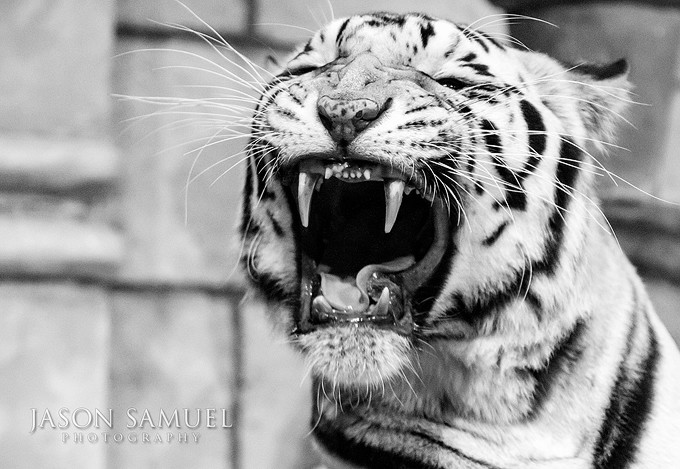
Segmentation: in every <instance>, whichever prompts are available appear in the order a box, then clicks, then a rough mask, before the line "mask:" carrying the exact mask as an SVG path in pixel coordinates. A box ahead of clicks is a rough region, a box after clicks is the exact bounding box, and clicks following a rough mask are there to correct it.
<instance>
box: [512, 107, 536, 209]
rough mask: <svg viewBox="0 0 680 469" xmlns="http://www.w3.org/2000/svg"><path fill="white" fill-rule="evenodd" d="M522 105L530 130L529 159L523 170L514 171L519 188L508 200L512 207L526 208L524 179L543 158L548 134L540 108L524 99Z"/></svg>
mask: <svg viewBox="0 0 680 469" xmlns="http://www.w3.org/2000/svg"><path fill="white" fill-rule="evenodd" d="M520 107H521V109H522V116H523V117H524V120H525V121H526V123H527V129H528V131H529V150H530V153H529V157H528V158H527V161H526V162H525V163H524V166H523V168H522V171H521V172H520V173H519V174H514V173H513V175H514V177H515V181H516V182H517V186H518V189H517V190H512V191H510V192H509V193H508V196H507V200H506V202H507V204H508V207H510V208H514V209H517V210H526V208H527V195H526V192H525V190H524V179H525V178H526V177H527V176H528V175H529V174H531V173H533V172H534V171H535V170H536V168H537V166H538V163H539V162H540V160H541V156H542V155H543V152H544V151H545V147H546V135H545V124H544V123H543V118H542V117H541V113H540V112H538V109H536V108H535V107H534V106H533V105H532V104H531V103H530V102H528V101H526V100H524V99H523V100H522V101H521V102H520Z"/></svg>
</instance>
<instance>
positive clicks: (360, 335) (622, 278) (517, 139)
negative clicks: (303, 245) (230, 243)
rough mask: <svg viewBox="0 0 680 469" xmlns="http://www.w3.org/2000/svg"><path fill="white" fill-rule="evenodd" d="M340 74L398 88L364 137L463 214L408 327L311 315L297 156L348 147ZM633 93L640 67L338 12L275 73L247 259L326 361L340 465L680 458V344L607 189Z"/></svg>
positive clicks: (283, 320) (262, 126)
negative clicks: (332, 126) (326, 109)
mask: <svg viewBox="0 0 680 469" xmlns="http://www.w3.org/2000/svg"><path fill="white" fill-rule="evenodd" d="M376 64H377V65H376ZM325 70H331V72H329V73H328V74H327V75H326V74H325ZM333 73H337V74H338V76H339V77H340V78H339V80H340V83H341V84H342V86H345V87H347V88H348V89H350V90H351V92H352V93H355V95H358V96H365V97H368V98H370V97H372V96H373V95H372V93H374V94H381V96H383V97H384V96H388V97H389V99H390V108H389V110H388V111H387V112H386V113H385V115H384V116H383V117H382V118H381V119H380V120H378V121H376V122H375V124H374V125H372V126H370V127H368V128H367V129H366V130H364V131H363V132H362V133H360V134H359V135H358V136H357V137H356V139H355V140H354V141H352V142H351V144H350V145H349V147H348V148H349V150H351V151H353V152H354V153H356V154H360V155H364V156H365V157H366V158H373V159H374V160H376V161H380V162H383V163H386V162H387V163H389V164H391V165H394V166H397V167H403V168H406V169H410V170H413V171H422V172H428V171H429V172H431V175H430V176H429V177H431V178H432V179H431V181H434V182H433V184H434V187H435V194H436V197H437V200H441V201H442V202H443V203H445V204H446V205H447V206H448V207H450V215H451V221H452V223H451V230H450V233H449V238H450V240H449V241H450V242H449V245H448V248H447V251H446V256H445V258H444V259H443V261H442V262H441V263H440V264H439V266H438V267H437V269H436V270H435V272H434V274H433V275H432V276H431V277H430V278H429V279H428V281H427V282H426V283H425V284H423V285H421V286H420V287H419V288H418V290H417V291H416V292H415V293H414V295H413V298H412V303H413V308H414V311H415V312H416V314H415V315H414V316H415V317H414V321H415V322H416V324H417V327H416V328H415V329H414V332H413V333H412V334H411V335H410V336H408V337H404V336H402V335H398V334H395V333H393V332H390V331H383V330H373V329H372V328H370V327H353V326H337V327H328V328H324V329H322V330H317V331H312V332H308V333H303V332H302V331H301V329H300V309H301V307H302V304H301V294H302V293H303V292H301V291H300V275H301V265H300V263H301V254H300V250H299V243H300V237H301V236H302V233H301V227H300V223H299V221H298V218H297V209H296V208H295V201H294V200H293V198H292V196H291V195H290V193H289V192H288V191H286V190H285V181H284V180H283V171H282V170H281V169H282V168H284V167H286V166H290V165H294V164H295V163H296V162H297V161H299V160H300V159H301V158H303V157H305V156H306V155H310V154H331V153H333V152H337V151H338V146H337V143H336V142H334V141H333V140H332V139H331V137H330V136H329V134H328V132H327V131H326V129H325V128H324V126H323V125H322V123H321V121H320V118H319V116H318V114H317V100H318V99H319V95H320V90H321V89H323V87H324V86H328V80H330V78H327V76H331V75H332V74H333ZM344 76H351V77H353V78H352V79H351V80H350V79H347V80H344V81H343V78H342V77H344ZM338 86H340V85H338ZM627 88H628V84H627V82H626V79H625V65H624V64H623V63H622V62H618V63H616V64H614V65H613V66H611V67H609V68H601V69H598V68H593V67H589V68H582V69H578V68H577V69H567V68H565V67H564V66H563V65H561V64H559V63H558V62H556V61H554V60H552V59H550V58H549V57H547V56H544V55H542V54H539V53H535V52H528V51H523V50H518V49H515V48H511V47H508V46H506V45H504V44H502V43H500V42H498V41H497V40H496V39H494V38H493V37H490V36H488V35H486V34H484V33H482V32H480V31H476V30H474V29H471V28H466V27H464V26H459V25H455V24H453V23H450V22H447V21H442V20H436V19H432V18H429V17H427V16H424V15H416V14H411V15H403V16H402V15H392V14H387V13H379V14H373V15H364V16H356V17H350V18H345V19H339V20H335V21H333V22H332V23H330V24H329V25H327V26H326V27H325V28H323V29H322V30H321V31H319V32H317V33H316V34H315V35H314V36H313V37H312V38H311V39H310V41H309V42H308V43H307V44H306V45H304V46H303V47H301V48H300V50H299V51H298V52H297V53H296V54H294V55H293V57H292V58H291V59H290V61H289V62H288V64H287V65H286V69H285V70H284V71H283V72H282V74H281V75H279V77H278V78H277V79H276V80H274V81H273V82H272V83H271V84H270V85H269V87H268V88H267V90H266V92H265V93H264V95H263V96H262V98H261V100H260V105H259V106H258V109H257V111H256V114H255V117H254V119H253V135H254V137H253V140H252V142H251V144H250V147H249V151H250V159H249V161H248V164H247V171H246V183H245V189H244V202H243V218H242V223H241V236H242V238H243V240H244V245H245V247H246V249H244V255H243V259H242V262H243V265H244V268H245V269H246V270H247V271H248V273H249V274H250V277H251V279H252V281H253V285H254V287H255V289H256V290H257V291H258V292H260V293H261V294H262V296H263V297H264V298H265V299H266V300H267V301H268V304H269V306H270V307H269V313H270V316H271V318H272V321H273V322H274V323H275V324H277V325H278V327H279V328H280V329H281V331H282V333H283V334H286V335H287V336H288V337H290V339H291V342H292V343H293V344H294V346H295V347H297V348H299V349H300V350H301V351H302V352H303V354H304V355H305V356H306V358H307V360H308V363H309V366H310V369H311V372H312V376H313V377H314V379H313V381H314V389H315V391H316V399H315V401H314V402H313V414H314V415H313V419H312V428H313V435H314V438H315V441H316V444H317V446H318V447H319V449H320V451H321V452H322V454H323V457H324V462H325V464H326V465H327V466H328V467H338V468H340V467H342V468H346V467H371V468H428V469H429V468H453V467H456V468H596V469H605V468H606V469H610V468H671V467H680V462H679V461H680V445H678V444H677V443H678V435H680V356H679V354H678V351H677V348H676V346H675V344H674V343H673V341H672V339H671V338H670V336H669V335H668V333H667V332H666V331H665V329H664V328H663V326H662V325H661V324H660V322H659V320H658V318H657V317H656V315H655V313H654V311H653V309H652V306H651V304H650V302H649V299H648V297H647V295H646V293H645V290H644V287H643V286H642V284H641V282H640V280H639V278H638V276H637V274H636V273H635V271H634V269H633V268H632V267H631V265H630V264H629V262H628V261H627V260H626V258H625V256H624V255H623V254H622V253H621V251H620V249H619V247H618V245H617V243H616V241H615V238H614V237H613V235H612V234H611V233H610V232H609V230H608V229H607V224H606V220H605V219H604V217H603V216H602V215H601V213H600V212H599V209H598V207H597V202H596V196H595V194H594V191H593V184H594V178H595V173H597V172H600V168H599V166H598V163H597V160H596V159H595V158H594V156H593V154H594V153H596V152H598V151H601V150H602V149H603V147H604V146H605V145H606V141H607V140H608V139H609V138H610V137H611V135H612V132H613V127H614V123H615V121H616V120H617V118H618V116H619V113H620V112H621V111H622V109H623V107H624V106H623V105H624V103H625V100H626V98H627V91H626V90H627ZM362 93H364V94H363V95H362ZM427 174H429V173H427Z"/></svg>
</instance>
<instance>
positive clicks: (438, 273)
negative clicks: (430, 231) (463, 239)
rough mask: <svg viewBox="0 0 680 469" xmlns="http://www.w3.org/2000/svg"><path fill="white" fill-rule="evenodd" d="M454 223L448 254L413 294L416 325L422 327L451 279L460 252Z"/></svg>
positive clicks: (447, 247) (412, 301)
mask: <svg viewBox="0 0 680 469" xmlns="http://www.w3.org/2000/svg"><path fill="white" fill-rule="evenodd" d="M453 225H454V224H453V223H451V226H450V227H449V233H448V239H449V240H450V241H449V243H448V245H447V246H446V252H445V253H444V255H443V256H442V258H441V260H440V261H439V265H438V266H437V268H436V269H435V271H434V272H433V273H432V275H431V276H430V278H428V279H427V280H426V281H425V282H424V283H423V284H422V285H420V287H418V289H417V290H416V291H415V293H414V294H413V299H412V300H411V304H412V305H413V309H414V311H413V321H414V322H415V323H416V324H419V325H422V324H423V323H424V321H425V319H426V316H427V313H428V312H429V311H430V310H431V309H432V305H433V304H434V301H435V300H436V299H437V298H438V297H439V295H440V294H441V291H442V288H443V287H444V282H446V279H447V278H448V277H449V271H450V269H451V265H452V264H453V258H454V257H455V256H456V254H457V252H458V248H457V247H456V245H455V243H454V242H453V236H454V230H455V229H456V228H454V227H453Z"/></svg>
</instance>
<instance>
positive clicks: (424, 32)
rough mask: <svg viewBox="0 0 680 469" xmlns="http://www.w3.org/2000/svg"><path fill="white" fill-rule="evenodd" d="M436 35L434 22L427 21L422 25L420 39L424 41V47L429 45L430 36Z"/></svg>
mask: <svg viewBox="0 0 680 469" xmlns="http://www.w3.org/2000/svg"><path fill="white" fill-rule="evenodd" d="M432 36H434V27H432V23H430V22H429V21H426V22H425V24H421V25H420V40H421V41H422V42H423V49H424V48H426V47H427V43H428V42H430V38H431V37H432Z"/></svg>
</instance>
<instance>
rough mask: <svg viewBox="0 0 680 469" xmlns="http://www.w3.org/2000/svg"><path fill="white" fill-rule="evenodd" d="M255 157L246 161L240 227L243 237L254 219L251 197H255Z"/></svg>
mask: <svg viewBox="0 0 680 469" xmlns="http://www.w3.org/2000/svg"><path fill="white" fill-rule="evenodd" d="M252 164H253V157H252V156H251V157H249V158H248V160H247V161H246V178H245V181H243V199H242V200H243V207H242V208H241V225H240V226H239V233H240V234H241V237H244V236H245V235H246V231H248V230H249V228H250V219H251V217H252V205H251V200H250V199H251V197H252V196H253V168H252Z"/></svg>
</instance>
